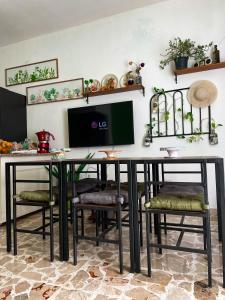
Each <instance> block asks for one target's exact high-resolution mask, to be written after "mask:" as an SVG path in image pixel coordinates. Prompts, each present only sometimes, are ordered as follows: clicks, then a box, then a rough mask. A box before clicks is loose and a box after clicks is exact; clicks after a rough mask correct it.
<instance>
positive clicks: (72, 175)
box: [45, 153, 95, 182]
mask: <svg viewBox="0 0 225 300" xmlns="http://www.w3.org/2000/svg"><path fill="white" fill-rule="evenodd" d="M94 155H95V153H89V154H88V155H87V156H86V157H85V159H92V157H93V156H94ZM87 164H88V163H83V164H80V165H79V166H78V167H77V168H76V170H75V171H74V172H73V171H71V170H68V171H67V174H66V178H67V182H69V181H79V180H80V176H81V174H82V172H83V171H84V169H85V167H86V166H87ZM45 169H46V170H48V171H49V167H47V166H45ZM52 175H53V176H54V177H55V178H57V179H58V178H59V169H58V166H53V167H52Z"/></svg>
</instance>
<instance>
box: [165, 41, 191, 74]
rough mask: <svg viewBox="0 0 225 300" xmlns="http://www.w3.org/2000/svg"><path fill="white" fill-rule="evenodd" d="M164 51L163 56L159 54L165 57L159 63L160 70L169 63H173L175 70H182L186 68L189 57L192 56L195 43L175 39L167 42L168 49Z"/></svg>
mask: <svg viewBox="0 0 225 300" xmlns="http://www.w3.org/2000/svg"><path fill="white" fill-rule="evenodd" d="M165 51H166V52H165V54H161V55H162V56H163V57H165V58H164V59H163V60H161V61H160V68H161V69H164V68H165V67H166V66H167V65H168V64H169V63H170V62H171V61H172V62H174V63H175V66H176V69H178V70H180V69H184V68H187V65H188V59H189V57H192V56H193V54H194V51H195V42H193V41H192V40H190V39H184V40H182V39H181V38H180V37H177V38H175V39H174V40H170V41H169V47H168V48H167V49H166V50H165Z"/></svg>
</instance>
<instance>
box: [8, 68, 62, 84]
mask: <svg viewBox="0 0 225 300" xmlns="http://www.w3.org/2000/svg"><path fill="white" fill-rule="evenodd" d="M55 76H56V74H55V70H54V69H53V68H47V67H44V68H40V67H35V69H34V71H33V72H32V73H30V74H29V72H28V71H27V70H24V71H23V70H19V71H18V72H17V73H16V74H15V75H14V76H13V77H9V78H8V80H9V83H10V84H19V83H26V82H33V81H39V80H45V79H51V78H55Z"/></svg>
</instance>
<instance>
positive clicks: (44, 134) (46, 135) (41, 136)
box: [35, 129, 55, 142]
mask: <svg viewBox="0 0 225 300" xmlns="http://www.w3.org/2000/svg"><path fill="white" fill-rule="evenodd" d="M35 134H36V135H37V137H38V140H39V142H48V141H49V140H50V137H52V139H53V140H54V139H55V137H54V135H53V134H52V133H50V132H48V131H45V130H44V129H43V130H42V131H39V132H36V133H35Z"/></svg>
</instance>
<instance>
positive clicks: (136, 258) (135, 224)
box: [131, 162, 141, 273]
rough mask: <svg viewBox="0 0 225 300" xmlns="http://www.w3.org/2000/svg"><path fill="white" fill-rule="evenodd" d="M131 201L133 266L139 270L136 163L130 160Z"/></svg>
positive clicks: (136, 270)
mask: <svg viewBox="0 0 225 300" xmlns="http://www.w3.org/2000/svg"><path fill="white" fill-rule="evenodd" d="M131 166H132V171H131V172H132V202H133V234H134V237H133V238H134V267H135V272H137V273H139V272H140V270H141V266H140V265H141V259H140V236H139V222H138V194H137V164H136V163H135V162H132V165H131Z"/></svg>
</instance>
